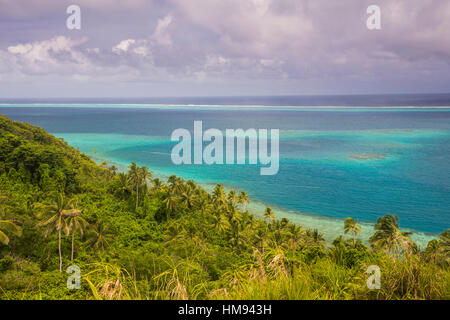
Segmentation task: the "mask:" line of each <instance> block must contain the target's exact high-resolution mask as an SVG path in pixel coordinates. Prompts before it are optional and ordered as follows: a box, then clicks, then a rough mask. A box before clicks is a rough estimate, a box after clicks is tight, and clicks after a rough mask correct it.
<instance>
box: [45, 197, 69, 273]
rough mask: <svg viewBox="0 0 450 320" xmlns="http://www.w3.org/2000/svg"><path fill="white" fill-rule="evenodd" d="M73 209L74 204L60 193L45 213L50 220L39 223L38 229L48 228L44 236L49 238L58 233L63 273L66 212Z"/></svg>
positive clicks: (60, 262) (60, 269)
mask: <svg viewBox="0 0 450 320" xmlns="http://www.w3.org/2000/svg"><path fill="white" fill-rule="evenodd" d="M70 209H73V208H72V202H71V201H69V200H68V199H67V198H66V197H65V196H64V195H63V194H61V193H59V194H58V195H57V197H56V201H55V202H54V203H53V204H51V205H50V206H48V207H47V208H46V210H45V213H47V214H49V215H50V218H49V219H47V220H45V221H43V222H41V223H39V224H38V225H37V226H38V227H44V226H45V227H46V229H45V230H44V236H48V235H49V234H50V233H51V232H52V231H53V230H56V231H57V232H58V253H59V271H60V272H62V254H61V233H62V231H63V229H65V230H66V232H67V226H68V225H67V222H66V217H67V216H66V215H65V214H64V212H66V210H70Z"/></svg>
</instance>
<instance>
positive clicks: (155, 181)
mask: <svg viewBox="0 0 450 320" xmlns="http://www.w3.org/2000/svg"><path fill="white" fill-rule="evenodd" d="M162 185H163V184H162V181H161V180H160V179H158V178H156V179H153V189H154V190H155V191H156V192H158V191H159V190H161V188H162Z"/></svg>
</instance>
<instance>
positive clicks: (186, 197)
mask: <svg viewBox="0 0 450 320" xmlns="http://www.w3.org/2000/svg"><path fill="white" fill-rule="evenodd" d="M180 199H181V203H182V204H183V205H185V206H186V207H187V208H188V209H192V206H193V203H194V199H195V197H194V191H193V190H192V187H191V186H190V185H185V186H184V187H183V191H182V192H181V195H180Z"/></svg>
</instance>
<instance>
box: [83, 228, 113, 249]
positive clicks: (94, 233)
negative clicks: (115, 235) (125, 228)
mask: <svg viewBox="0 0 450 320" xmlns="http://www.w3.org/2000/svg"><path fill="white" fill-rule="evenodd" d="M88 237H89V240H88V242H87V243H88V244H89V245H91V246H92V247H93V248H94V249H95V250H100V251H103V250H105V248H106V247H109V245H110V244H109V241H110V240H111V238H112V233H111V232H110V230H109V228H108V226H107V225H106V224H104V223H103V222H99V223H97V224H95V225H94V226H93V227H92V228H91V229H90V230H89V233H88Z"/></svg>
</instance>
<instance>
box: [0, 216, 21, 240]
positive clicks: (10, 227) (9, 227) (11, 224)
mask: <svg viewBox="0 0 450 320" xmlns="http://www.w3.org/2000/svg"><path fill="white" fill-rule="evenodd" d="M5 212H6V209H5V208H4V207H2V208H1V212H0V218H1V219H0V243H3V244H4V245H8V244H9V237H8V236H7V235H6V233H5V232H7V233H9V232H10V233H12V234H14V235H16V236H19V237H20V236H21V235H22V228H21V227H19V226H18V225H17V224H16V223H15V221H13V220H9V219H4V216H5Z"/></svg>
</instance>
